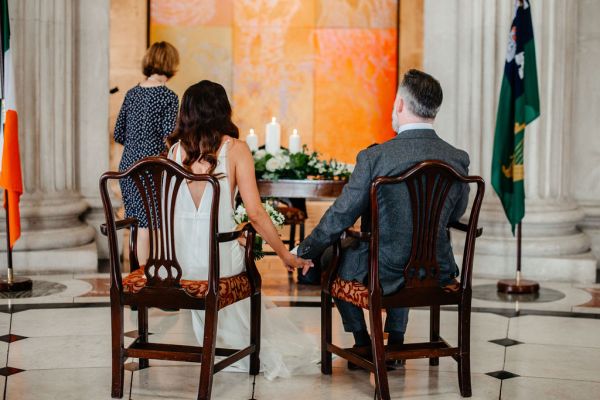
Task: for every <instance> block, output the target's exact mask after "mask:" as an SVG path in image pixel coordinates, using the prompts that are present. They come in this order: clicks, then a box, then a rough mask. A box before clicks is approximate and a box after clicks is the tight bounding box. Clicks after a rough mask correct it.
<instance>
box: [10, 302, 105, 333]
mask: <svg viewBox="0 0 600 400" xmlns="http://www.w3.org/2000/svg"><path fill="white" fill-rule="evenodd" d="M11 333H14V334H16V335H22V336H28V337H37V336H65V335H110V308H108V307H93V308H56V309H50V310H47V309H40V310H27V311H21V312H18V313H15V314H13V321H12V331H11Z"/></svg>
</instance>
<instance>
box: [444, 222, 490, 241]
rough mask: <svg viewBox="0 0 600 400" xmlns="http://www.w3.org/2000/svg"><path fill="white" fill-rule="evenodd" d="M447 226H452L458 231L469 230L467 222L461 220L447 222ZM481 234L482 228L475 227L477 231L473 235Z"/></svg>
mask: <svg viewBox="0 0 600 400" xmlns="http://www.w3.org/2000/svg"><path fill="white" fill-rule="evenodd" d="M448 228H453V229H456V230H459V231H463V232H467V231H468V230H469V226H468V225H467V224H463V223H462V222H451V223H450V224H448ZM482 234H483V228H477V233H476V234H475V237H479V236H481V235H482Z"/></svg>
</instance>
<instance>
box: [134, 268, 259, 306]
mask: <svg viewBox="0 0 600 400" xmlns="http://www.w3.org/2000/svg"><path fill="white" fill-rule="evenodd" d="M179 283H180V285H181V288H182V289H183V290H185V292H186V293H187V294H189V295H190V296H192V297H197V298H205V297H206V293H207V292H208V281H192V280H187V279H181V280H180V281H179ZM145 286H146V275H145V274H144V267H140V268H139V269H137V270H135V271H133V272H132V273H130V274H129V275H127V276H126V277H125V278H123V291H124V292H125V293H128V294H131V293H138V292H139V291H140V290H142V289H143V288H144V287H145ZM251 294H252V287H251V286H250V280H249V279H248V275H247V274H246V272H242V273H241V274H238V275H234V276H228V277H226V278H221V279H220V281H219V309H221V308H224V307H226V306H228V305H230V304H233V303H235V302H238V301H240V300H243V299H245V298H247V297H250V296H251Z"/></svg>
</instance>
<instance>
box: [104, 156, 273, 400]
mask: <svg viewBox="0 0 600 400" xmlns="http://www.w3.org/2000/svg"><path fill="white" fill-rule="evenodd" d="M221 178H222V175H206V174H205V175H197V174H193V173H191V172H189V171H186V170H185V169H184V168H183V167H181V166H180V165H178V164H177V163H175V162H174V161H172V160H169V159H167V158H164V157H148V158H145V159H143V160H141V161H138V162H137V163H136V164H134V165H133V166H132V167H131V168H129V169H128V170H126V171H124V172H106V173H104V174H103V175H102V177H101V178H100V196H101V198H102V203H103V206H104V214H105V216H106V223H105V224H102V225H101V227H100V228H101V231H102V233H103V234H105V235H106V236H108V245H109V251H110V274H111V285H110V303H111V338H112V345H111V347H112V383H111V395H112V397H113V398H121V397H122V396H123V387H124V373H125V372H124V371H125V367H124V363H125V360H127V358H138V359H139V366H140V369H142V368H147V367H148V366H149V365H150V364H149V359H161V360H172V361H187V362H199V363H201V367H200V377H199V385H198V399H199V400H209V399H210V397H211V388H212V377H213V374H215V373H216V372H219V371H221V370H223V369H224V368H226V367H227V366H229V365H232V364H233V363H235V362H237V361H239V360H241V359H242V358H244V357H246V356H250V368H249V373H250V374H252V375H256V374H258V372H259V370H260V360H259V353H260V321H261V317H260V312H261V278H260V274H259V273H258V270H257V269H256V265H255V263H254V252H253V246H247V248H246V251H245V254H244V263H245V267H246V268H245V271H243V272H241V273H239V274H237V275H234V276H227V277H223V278H221V277H220V272H219V271H220V264H219V262H220V258H219V243H225V242H231V241H234V240H237V239H238V238H240V237H241V236H242V235H246V240H247V243H254V238H255V234H256V232H255V231H254V229H253V228H252V225H251V224H245V225H244V226H242V227H238V229H236V230H235V231H233V232H219V220H218V215H219V208H218V207H219V198H220V186H219V179H221ZM121 179H127V180H131V181H132V182H133V183H134V185H135V187H136V188H137V191H138V195H139V198H140V200H141V202H142V204H143V206H144V214H145V216H146V220H147V221H148V234H149V241H150V242H149V257H148V259H147V261H146V262H145V265H144V266H143V270H142V269H141V268H140V267H141V266H140V265H139V260H138V255H137V252H136V251H137V240H138V229H139V221H138V220H137V218H125V219H122V220H115V212H114V207H113V204H112V201H111V197H110V195H109V183H110V181H115V180H116V181H118V180H121ZM188 182H206V185H207V186H206V188H208V187H210V188H212V198H210V199H207V200H210V201H211V206H210V219H209V229H208V236H209V237H208V241H209V250H208V251H209V254H208V259H209V266H208V280H207V281H200V280H189V279H182V278H185V277H182V274H183V271H182V268H181V265H180V264H179V262H178V261H177V254H176V250H175V249H176V246H175V241H176V238H175V232H176V229H175V228H176V227H175V224H176V221H175V207H176V204H177V199H178V197H179V194H180V193H179V190H180V189H181V188H182V187H183V186H182V185H187V184H188ZM206 188H205V190H206ZM120 229H129V230H130V232H131V235H130V241H129V252H130V260H131V273H130V274H128V275H127V276H126V277H125V278H122V277H121V274H122V271H121V262H120V252H119V242H118V240H117V230H120ZM247 298H249V299H250V302H249V303H250V304H249V310H248V311H249V313H250V316H251V322H250V325H251V326H250V335H249V338H248V346H247V347H245V348H242V349H230V348H218V347H216V338H217V323H218V313H219V310H221V309H223V308H225V307H228V306H231V305H233V304H235V303H237V302H239V301H241V300H244V299H247ZM125 305H130V306H132V308H134V307H136V308H137V318H138V330H137V338H135V340H134V341H133V342H132V343H131V344H130V345H128V346H125V343H124V306H125ZM150 307H160V308H169V309H176V310H178V309H192V310H204V311H205V313H204V315H205V323H204V338H203V342H202V346H188V345H181V344H169V343H154V342H151V341H150V337H149V332H148V309H149V308H150ZM216 356H223V357H225V358H222V359H219V360H218V361H215V357H216Z"/></svg>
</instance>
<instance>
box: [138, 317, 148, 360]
mask: <svg viewBox="0 0 600 400" xmlns="http://www.w3.org/2000/svg"><path fill="white" fill-rule="evenodd" d="M138 335H139V337H140V343H148V307H142V306H140V307H138ZM139 363H140V369H144V368H148V367H149V366H150V363H149V361H148V359H147V358H140V359H139Z"/></svg>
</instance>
